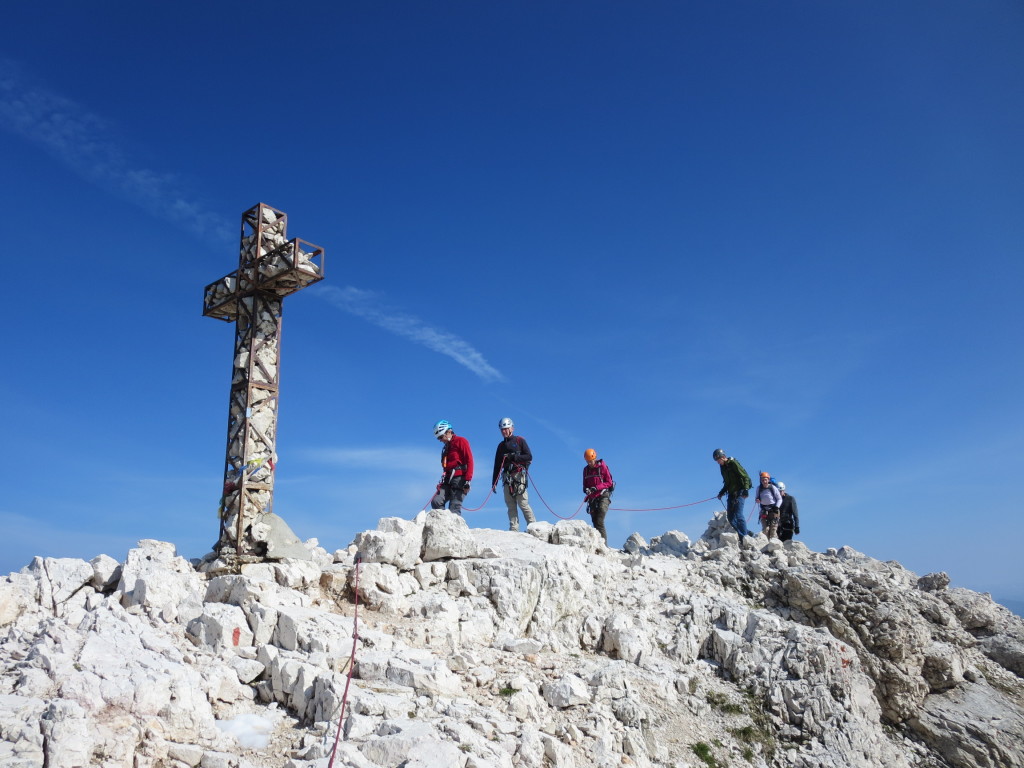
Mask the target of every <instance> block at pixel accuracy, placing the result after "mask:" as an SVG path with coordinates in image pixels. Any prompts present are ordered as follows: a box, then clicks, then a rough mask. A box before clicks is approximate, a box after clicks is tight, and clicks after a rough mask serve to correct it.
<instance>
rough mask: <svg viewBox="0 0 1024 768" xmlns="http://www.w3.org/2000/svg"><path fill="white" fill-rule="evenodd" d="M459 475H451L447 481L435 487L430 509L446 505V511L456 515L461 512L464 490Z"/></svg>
mask: <svg viewBox="0 0 1024 768" xmlns="http://www.w3.org/2000/svg"><path fill="white" fill-rule="evenodd" d="M463 485H464V483H463V480H462V478H461V477H453V478H452V479H451V480H449V481H448V482H447V483H442V484H441V486H440V487H439V488H438V489H437V493H436V494H435V495H434V498H433V499H431V500H430V508H431V509H444V505H445V504H447V505H448V511H449V512H454V513H455V514H456V515H461V514H462V500H463V499H464V498H466V491H465V490H463Z"/></svg>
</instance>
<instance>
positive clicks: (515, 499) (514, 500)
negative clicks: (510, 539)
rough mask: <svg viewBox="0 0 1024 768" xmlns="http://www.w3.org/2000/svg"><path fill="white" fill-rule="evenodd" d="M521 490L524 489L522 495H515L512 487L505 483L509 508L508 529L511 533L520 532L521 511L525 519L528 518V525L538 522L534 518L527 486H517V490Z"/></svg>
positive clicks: (506, 503) (506, 502)
mask: <svg viewBox="0 0 1024 768" xmlns="http://www.w3.org/2000/svg"><path fill="white" fill-rule="evenodd" d="M520 488H521V489H522V492H521V493H513V492H512V490H513V489H512V487H511V486H510V485H509V484H508V483H505V506H506V507H508V529H509V530H510V531H518V530H519V510H520V509H521V510H523V517H525V518H526V524H527V525H529V524H530V523H536V522H537V518H535V517H534V516H533V510H532V509H531V508H530V497H529V496H528V495H527V493H526V486H525V485H521V484H517V485H516V489H515V490H519V489H520ZM517 507H518V508H517Z"/></svg>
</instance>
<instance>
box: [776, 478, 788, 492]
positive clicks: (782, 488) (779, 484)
mask: <svg viewBox="0 0 1024 768" xmlns="http://www.w3.org/2000/svg"><path fill="white" fill-rule="evenodd" d="M775 487H776V488H778V489H779V490H780V491H784V490H786V484H785V483H784V482H782V481H781V480H779V483H778V485H776V486H775Z"/></svg>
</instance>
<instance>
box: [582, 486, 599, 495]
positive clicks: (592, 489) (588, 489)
mask: <svg viewBox="0 0 1024 768" xmlns="http://www.w3.org/2000/svg"><path fill="white" fill-rule="evenodd" d="M596 490H597V488H584V489H583V492H584V493H585V494H587V496H589V495H590V494H592V493H594V492H595V491H596Z"/></svg>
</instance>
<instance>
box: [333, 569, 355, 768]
mask: <svg viewBox="0 0 1024 768" xmlns="http://www.w3.org/2000/svg"><path fill="white" fill-rule="evenodd" d="M361 562H362V556H361V555H360V554H359V553H358V552H356V588H355V589H356V607H355V613H354V614H353V615H352V655H351V656H350V657H349V660H348V677H347V678H346V679H345V692H344V693H343V694H342V696H341V714H340V715H339V716H338V731H337V733H335V734H334V748H333V749H332V750H331V759H330V760H329V761H328V763H327V768H334V756H335V754H336V753H337V752H338V742H339V741H340V740H341V724H342V723H344V722H345V702H347V701H348V687H349V685H350V684H351V683H352V673H353V671H354V670H355V666H356V644H357V643H358V642H359V563H361Z"/></svg>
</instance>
